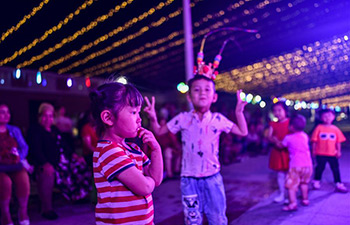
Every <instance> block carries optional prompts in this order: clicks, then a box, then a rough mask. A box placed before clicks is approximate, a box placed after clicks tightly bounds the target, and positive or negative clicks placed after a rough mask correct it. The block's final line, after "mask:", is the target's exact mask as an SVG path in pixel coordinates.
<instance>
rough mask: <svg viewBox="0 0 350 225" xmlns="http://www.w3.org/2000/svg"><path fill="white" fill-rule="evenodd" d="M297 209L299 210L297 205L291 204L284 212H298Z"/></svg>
mask: <svg viewBox="0 0 350 225" xmlns="http://www.w3.org/2000/svg"><path fill="white" fill-rule="evenodd" d="M297 209H298V207H297V204H296V203H291V204H289V205H287V206H285V207H283V208H282V210H283V211H285V212H290V211H296V210H297Z"/></svg>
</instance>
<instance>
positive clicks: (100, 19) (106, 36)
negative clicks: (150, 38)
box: [17, 0, 174, 71]
mask: <svg viewBox="0 0 350 225" xmlns="http://www.w3.org/2000/svg"><path fill="white" fill-rule="evenodd" d="M133 1H134V0H128V1H127V2H126V1H125V2H123V3H122V4H121V5H118V6H116V7H115V8H114V9H112V10H110V11H109V13H108V14H105V15H102V16H100V17H98V18H97V19H96V20H94V21H92V22H90V24H89V25H88V26H86V27H83V28H81V29H80V30H78V31H76V32H75V33H74V34H73V35H71V36H69V37H67V38H64V39H62V40H61V41H60V43H57V44H55V45H54V46H53V47H50V48H48V49H46V50H44V51H43V52H42V53H41V54H39V55H36V56H33V57H32V58H31V59H30V60H27V61H24V62H23V63H20V64H18V65H17V68H21V67H25V66H29V65H31V64H32V63H33V62H35V61H38V60H40V59H42V58H44V57H45V56H47V55H49V54H51V53H53V52H55V51H56V50H57V49H60V48H62V46H64V45H66V44H68V43H70V42H72V41H74V40H75V39H76V38H78V37H79V36H81V35H83V34H85V33H86V32H88V31H90V30H91V29H93V28H95V27H96V26H97V25H98V24H99V23H101V22H103V21H105V20H107V19H108V18H110V17H111V16H113V14H114V13H116V12H118V11H119V10H120V9H121V8H125V7H126V5H127V4H130V3H131V2H133ZM173 2H174V0H168V1H166V2H161V3H159V4H158V5H157V6H156V7H154V8H151V9H149V10H148V11H146V12H144V13H142V14H140V15H139V16H138V17H134V18H133V19H131V20H129V21H128V22H126V23H125V24H124V25H123V26H119V27H118V28H116V29H114V30H113V31H111V32H109V33H107V34H104V35H102V36H100V37H99V38H97V39H96V40H95V41H93V42H90V43H89V44H87V45H84V46H82V47H81V49H80V50H74V51H72V52H70V53H69V54H68V55H66V56H63V57H61V58H59V59H57V60H54V61H52V62H50V63H49V64H47V65H45V66H42V67H40V68H39V70H41V71H43V70H48V69H50V68H51V67H53V66H55V65H57V64H60V63H62V62H64V61H66V60H68V59H70V58H71V57H73V56H77V55H79V54H81V53H83V52H85V51H86V50H88V49H90V48H91V47H93V46H96V45H98V44H99V43H101V42H103V41H106V40H107V39H109V38H110V37H113V36H115V35H117V34H119V33H120V32H122V31H124V30H126V29H128V28H130V27H132V26H133V25H134V24H136V23H137V22H139V21H142V20H144V19H145V18H147V17H148V16H149V15H152V14H153V13H154V12H155V11H157V10H160V9H162V8H163V7H164V6H167V5H170V4H171V3H173Z"/></svg>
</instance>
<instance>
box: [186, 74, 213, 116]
mask: <svg viewBox="0 0 350 225" xmlns="http://www.w3.org/2000/svg"><path fill="white" fill-rule="evenodd" d="M217 98H218V95H217V94H216V93H215V90H214V85H213V83H212V82H211V81H207V80H204V79H201V80H196V81H194V82H193V84H192V86H191V89H190V92H189V95H188V100H189V101H190V102H192V104H193V107H194V108H195V109H196V110H202V109H205V110H209V108H210V106H211V104H212V103H214V102H216V100H217Z"/></svg>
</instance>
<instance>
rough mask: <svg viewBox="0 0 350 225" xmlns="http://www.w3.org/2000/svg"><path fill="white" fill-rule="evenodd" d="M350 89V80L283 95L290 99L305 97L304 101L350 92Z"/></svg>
mask: <svg viewBox="0 0 350 225" xmlns="http://www.w3.org/2000/svg"><path fill="white" fill-rule="evenodd" d="M349 91H350V82H342V83H339V84H335V85H326V86H322V87H315V88H311V89H308V90H305V91H300V92H292V93H289V94H285V95H283V97H285V98H287V99H290V100H297V99H303V100H304V101H312V100H318V99H324V98H327V97H331V96H335V95H344V94H348V93H349Z"/></svg>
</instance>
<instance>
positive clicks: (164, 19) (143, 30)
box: [42, 0, 195, 73]
mask: <svg viewBox="0 0 350 225" xmlns="http://www.w3.org/2000/svg"><path fill="white" fill-rule="evenodd" d="M168 1H170V0H168ZM191 5H192V6H194V5H195V3H191ZM181 11H182V8H179V9H178V10H176V11H174V12H172V13H169V14H168V15H167V16H163V17H161V18H160V19H159V20H157V21H153V22H151V23H150V24H149V25H147V26H144V27H142V28H141V29H140V30H139V31H137V32H136V33H133V34H130V35H128V36H127V37H124V38H122V39H120V40H118V41H116V42H114V43H112V44H111V45H109V46H108V47H106V48H104V49H102V50H99V51H97V52H94V53H91V54H90V55H88V56H87V57H85V58H84V59H81V60H78V61H76V62H74V63H72V64H71V65H69V66H67V67H65V68H62V69H60V70H58V73H66V72H67V71H70V70H71V69H73V68H75V67H78V66H79V65H81V64H85V63H87V62H88V61H90V60H92V59H94V58H96V57H99V56H101V55H104V54H106V53H108V52H110V51H112V50H113V49H115V48H117V47H119V46H121V45H123V44H125V43H127V42H129V41H131V40H133V39H135V38H137V37H139V36H141V35H143V34H144V33H146V32H148V31H149V30H151V29H152V28H155V27H159V26H161V25H162V24H163V23H165V22H167V21H168V20H170V19H172V18H175V17H177V16H178V15H180V14H181ZM112 36H114V35H112ZM102 37H103V36H102ZM97 41H98V42H97ZM102 41H105V39H102V40H99V39H97V40H95V41H94V42H90V43H89V44H88V45H84V46H83V47H82V48H81V49H80V50H78V51H76V53H75V54H72V53H73V52H74V51H73V52H71V53H70V54H68V55H66V56H63V57H61V58H60V59H58V60H55V61H54V62H52V64H54V65H58V64H60V63H62V62H64V61H66V60H68V59H70V58H71V57H73V56H76V55H78V54H81V53H82V52H84V51H86V48H87V49H89V48H91V47H92V46H95V45H97V44H99V43H100V42H102ZM50 64H51V63H50ZM48 65H49V64H48ZM50 67H51V66H50ZM50 67H42V68H43V69H45V68H50Z"/></svg>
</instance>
